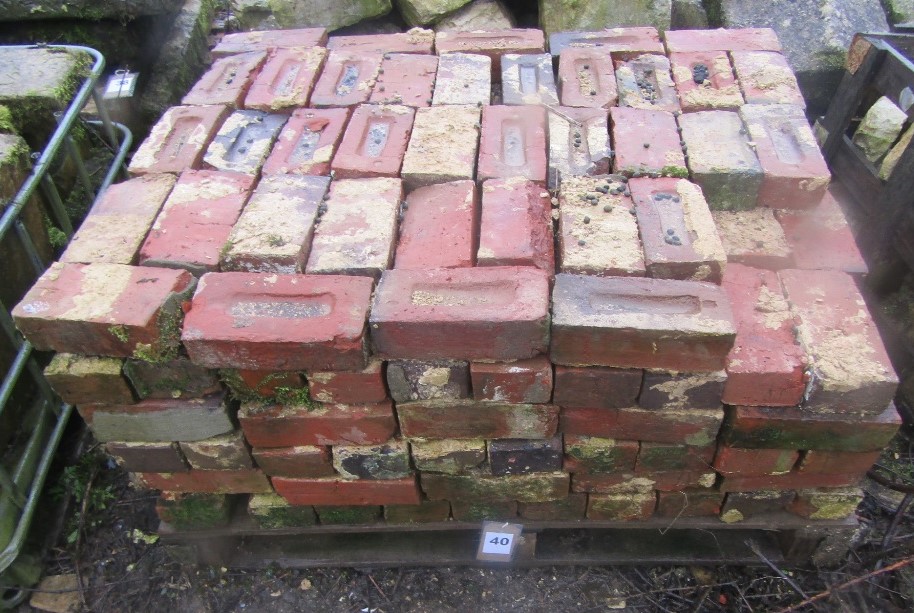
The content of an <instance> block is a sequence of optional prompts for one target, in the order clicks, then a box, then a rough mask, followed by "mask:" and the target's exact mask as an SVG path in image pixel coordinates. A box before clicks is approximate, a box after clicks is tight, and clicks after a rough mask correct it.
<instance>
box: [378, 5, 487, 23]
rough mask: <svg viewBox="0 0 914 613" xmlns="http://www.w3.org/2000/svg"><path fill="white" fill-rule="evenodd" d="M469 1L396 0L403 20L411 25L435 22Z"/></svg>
mask: <svg viewBox="0 0 914 613" xmlns="http://www.w3.org/2000/svg"><path fill="white" fill-rule="evenodd" d="M467 2H469V0H396V3H397V8H399V9H400V14H401V15H403V20H404V21H406V23H408V24H409V25H411V26H419V25H428V24H430V23H433V22H435V21H437V20H438V19H439V18H440V17H443V16H445V15H447V14H448V13H452V12H453V11H456V10H457V9H459V8H460V7H462V6H463V5H465V4H466V3H467Z"/></svg>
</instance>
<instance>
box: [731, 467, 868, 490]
mask: <svg viewBox="0 0 914 613" xmlns="http://www.w3.org/2000/svg"><path fill="white" fill-rule="evenodd" d="M862 479H863V475H862V474H860V473H858V474H843V473H839V474H810V473H803V472H799V471H791V472H789V473H785V474H783V475H730V476H726V477H724V478H723V480H722V481H721V483H720V491H721V492H751V491H755V490H797V489H803V488H811V487H844V486H846V485H857V484H858V483H860V481H861V480H862Z"/></svg>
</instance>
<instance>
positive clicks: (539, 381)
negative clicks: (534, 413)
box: [470, 356, 552, 404]
mask: <svg viewBox="0 0 914 613" xmlns="http://www.w3.org/2000/svg"><path fill="white" fill-rule="evenodd" d="M470 376H471V378H472V381H473V398H474V399H476V400H491V401H494V402H511V403H520V404H526V403H531V404H545V403H548V402H549V401H550V399H551V398H552V364H551V363H550V362H549V360H548V359H547V358H546V357H544V356H540V357H537V358H531V359H529V360H518V361H516V362H490V363H486V362H473V363H472V364H470Z"/></svg>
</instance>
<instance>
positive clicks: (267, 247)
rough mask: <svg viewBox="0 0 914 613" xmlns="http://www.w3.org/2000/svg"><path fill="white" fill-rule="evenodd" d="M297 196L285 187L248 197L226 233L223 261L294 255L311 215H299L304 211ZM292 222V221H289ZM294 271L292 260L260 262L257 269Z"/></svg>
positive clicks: (302, 238) (295, 255)
mask: <svg viewBox="0 0 914 613" xmlns="http://www.w3.org/2000/svg"><path fill="white" fill-rule="evenodd" d="M303 204H305V203H303V202H302V199H301V198H295V197H293V196H292V195H291V194H289V193H288V192H285V191H282V192H280V191H274V190H273V189H271V190H269V191H259V192H258V193H257V194H255V195H254V197H253V198H251V201H250V202H249V203H248V205H247V206H246V207H245V209H244V212H243V213H242V214H241V217H240V218H239V219H238V222H237V223H236V225H235V227H234V228H233V229H232V233H231V235H230V236H229V243H230V245H231V247H230V248H229V250H228V252H227V254H226V257H225V261H226V262H228V263H232V264H233V265H238V264H236V261H237V260H243V259H247V258H249V257H251V256H254V257H258V258H263V259H264V260H270V259H275V260H288V259H290V258H291V259H295V258H296V257H297V256H298V254H299V253H301V251H302V245H303V244H304V242H305V240H306V238H307V236H308V233H309V231H310V229H311V222H312V221H313V219H302V217H303V216H307V214H306V213H305V212H304V211H303V210H302V208H303V206H302V205H303ZM293 221H294V222H296V223H292V222H293ZM302 222H305V223H302ZM264 267H266V268H269V270H270V271H271V272H277V273H284V274H285V273H294V272H298V271H296V270H295V268H296V266H295V264H288V263H286V264H279V263H276V262H274V263H269V262H263V263H261V265H259V266H258V267H257V270H260V271H261V272H264V271H265V270H264Z"/></svg>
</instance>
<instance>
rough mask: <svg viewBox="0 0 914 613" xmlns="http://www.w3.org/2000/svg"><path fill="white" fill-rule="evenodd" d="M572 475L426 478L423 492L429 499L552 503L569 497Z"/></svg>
mask: <svg viewBox="0 0 914 613" xmlns="http://www.w3.org/2000/svg"><path fill="white" fill-rule="evenodd" d="M568 482H569V479H568V474H567V473H562V472H554V473H535V474H530V475H507V476H501V477H493V476H491V475H486V474H484V473H474V474H469V475H434V474H423V475H422V490H423V491H424V492H425V493H426V495H427V496H428V499H429V500H450V501H451V502H454V501H457V500H459V501H462V502H487V503H488V502H512V501H515V500H516V501H518V502H548V501H551V500H562V499H564V498H567V497H568V493H569V492H568Z"/></svg>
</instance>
